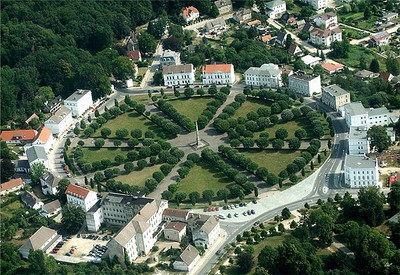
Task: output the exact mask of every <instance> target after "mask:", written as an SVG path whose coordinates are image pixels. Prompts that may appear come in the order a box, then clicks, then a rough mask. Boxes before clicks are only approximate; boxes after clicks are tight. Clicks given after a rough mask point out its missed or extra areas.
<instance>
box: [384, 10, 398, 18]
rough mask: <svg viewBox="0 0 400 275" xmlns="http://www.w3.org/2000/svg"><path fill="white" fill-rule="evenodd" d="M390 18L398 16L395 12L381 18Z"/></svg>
mask: <svg viewBox="0 0 400 275" xmlns="http://www.w3.org/2000/svg"><path fill="white" fill-rule="evenodd" d="M392 16H399V14H398V13H397V12H391V11H390V12H388V13H386V14H385V15H383V16H382V17H383V18H390V17H392Z"/></svg>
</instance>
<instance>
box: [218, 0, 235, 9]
mask: <svg viewBox="0 0 400 275" xmlns="http://www.w3.org/2000/svg"><path fill="white" fill-rule="evenodd" d="M214 4H215V6H217V8H221V7H225V6H228V5H232V1H231V0H217V1H215V2H214Z"/></svg>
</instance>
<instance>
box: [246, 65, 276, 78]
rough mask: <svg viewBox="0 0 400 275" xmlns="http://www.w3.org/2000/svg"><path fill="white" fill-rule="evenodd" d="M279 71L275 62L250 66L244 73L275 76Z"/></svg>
mask: <svg viewBox="0 0 400 275" xmlns="http://www.w3.org/2000/svg"><path fill="white" fill-rule="evenodd" d="M280 73H281V70H279V68H278V65H275V64H271V63H269V64H263V65H262V66H261V67H250V68H248V69H247V71H246V72H245V73H244V74H256V75H265V76H277V75H279V74H280Z"/></svg>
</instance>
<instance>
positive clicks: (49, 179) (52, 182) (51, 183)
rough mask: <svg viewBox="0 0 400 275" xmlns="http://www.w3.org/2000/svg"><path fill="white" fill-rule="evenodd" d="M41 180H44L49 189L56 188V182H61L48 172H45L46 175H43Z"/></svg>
mask: <svg viewBox="0 0 400 275" xmlns="http://www.w3.org/2000/svg"><path fill="white" fill-rule="evenodd" d="M42 180H44V181H45V182H46V183H47V185H49V186H51V187H57V186H58V182H59V181H60V180H61V179H60V178H57V177H54V175H53V174H52V173H50V172H47V173H46V174H44V175H43V176H42Z"/></svg>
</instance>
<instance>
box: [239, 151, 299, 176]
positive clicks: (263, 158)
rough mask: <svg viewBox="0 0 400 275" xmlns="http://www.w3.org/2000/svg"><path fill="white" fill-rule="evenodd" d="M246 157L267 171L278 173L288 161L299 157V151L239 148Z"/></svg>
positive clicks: (290, 161) (284, 167)
mask: <svg viewBox="0 0 400 275" xmlns="http://www.w3.org/2000/svg"><path fill="white" fill-rule="evenodd" d="M240 152H241V153H243V154H244V155H245V156H246V157H249V158H250V159H251V160H253V161H254V162H255V163H257V164H258V165H259V166H261V167H265V168H267V169H268V171H269V172H272V173H274V174H276V175H278V174H279V173H280V172H281V171H282V170H284V169H286V166H287V165H288V164H289V163H292V162H293V160H294V159H295V158H296V157H299V156H300V154H301V151H299V150H298V151H291V150H258V149H256V150H253V149H252V150H240Z"/></svg>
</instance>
